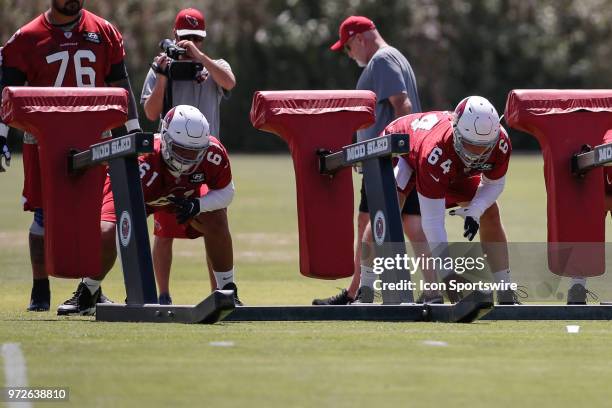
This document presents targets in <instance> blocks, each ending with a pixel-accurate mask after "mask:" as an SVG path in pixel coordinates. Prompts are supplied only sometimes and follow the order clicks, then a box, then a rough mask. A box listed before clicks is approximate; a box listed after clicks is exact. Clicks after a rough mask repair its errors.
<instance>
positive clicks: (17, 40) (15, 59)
mask: <svg viewBox="0 0 612 408" xmlns="http://www.w3.org/2000/svg"><path fill="white" fill-rule="evenodd" d="M28 49H30V47H29V45H28V43H27V39H26V38H25V36H22V35H21V30H17V32H16V33H15V34H13V36H12V37H11V38H10V39H9V40H8V41H7V43H6V45H5V46H4V47H3V48H2V57H1V58H2V65H3V66H5V67H7V68H14V69H17V70H19V71H21V72H22V73H23V74H27V72H28V62H27V61H26V59H25V57H26V55H27V52H26V50H28Z"/></svg>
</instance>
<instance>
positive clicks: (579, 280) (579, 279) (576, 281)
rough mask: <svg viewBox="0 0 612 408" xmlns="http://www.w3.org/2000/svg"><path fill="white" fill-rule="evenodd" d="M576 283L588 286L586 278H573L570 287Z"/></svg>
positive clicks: (584, 286)
mask: <svg viewBox="0 0 612 408" xmlns="http://www.w3.org/2000/svg"><path fill="white" fill-rule="evenodd" d="M574 285H580V286H582V287H583V288H586V278H572V283H571V284H570V288H571V287H572V286H574Z"/></svg>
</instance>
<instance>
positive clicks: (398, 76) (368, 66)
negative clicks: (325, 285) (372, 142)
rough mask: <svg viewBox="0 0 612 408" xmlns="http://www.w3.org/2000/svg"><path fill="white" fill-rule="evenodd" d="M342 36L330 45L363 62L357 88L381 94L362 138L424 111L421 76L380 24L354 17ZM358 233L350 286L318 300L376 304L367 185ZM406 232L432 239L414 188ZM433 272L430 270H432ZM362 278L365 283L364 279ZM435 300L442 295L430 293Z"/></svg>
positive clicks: (342, 29) (405, 213) (405, 209)
mask: <svg viewBox="0 0 612 408" xmlns="http://www.w3.org/2000/svg"><path fill="white" fill-rule="evenodd" d="M339 34H340V39H339V40H338V41H336V43H334V44H333V45H332V46H331V47H330V48H331V50H332V51H342V50H344V51H345V52H346V54H347V55H348V56H349V58H351V59H353V60H355V62H356V63H357V65H359V66H360V67H363V68H364V69H363V71H362V73H361V76H360V77H359V81H358V82H357V89H359V90H370V91H373V92H374V93H375V94H376V122H375V123H374V125H372V126H370V127H369V128H367V129H362V130H359V131H358V132H357V140H358V141H362V140H367V139H371V138H374V137H377V136H378V135H379V134H380V133H381V132H382V130H383V129H384V128H385V127H386V126H387V125H388V124H389V123H390V122H392V121H393V120H394V119H396V118H399V117H401V116H405V115H408V114H410V113H417V112H421V103H420V101H419V94H418V91H417V84H416V79H415V77H414V72H413V71H412V67H411V66H410V63H408V60H406V57H404V56H403V55H402V53H401V52H399V51H398V50H397V49H395V48H393V47H391V46H389V45H388V44H387V43H386V42H385V40H384V39H383V38H382V36H381V35H380V33H379V32H378V30H377V29H376V26H375V25H374V23H373V22H372V21H371V20H370V19H368V18H366V17H362V16H350V17H348V18H347V19H346V20H344V21H343V22H342V24H341V25H340V30H339ZM357 222H358V225H357V237H356V242H355V270H354V274H353V280H352V282H351V284H350V286H349V287H348V289H343V290H342V292H340V293H339V294H338V295H335V296H332V297H329V298H325V299H315V300H313V304H314V305H345V304H349V303H353V302H355V301H357V302H360V303H372V302H373V299H374V293H373V292H372V290H371V289H370V287H371V285H364V284H363V282H367V281H369V280H373V279H376V275H375V274H374V273H373V271H371V270H370V268H363V267H361V266H360V258H361V245H360V242H361V238H362V236H363V232H364V230H365V227H366V226H367V224H368V222H369V210H368V203H367V197H366V194H365V188H364V185H363V181H362V185H361V202H360V204H359V216H358V221H357ZM402 222H403V226H404V232H405V233H406V235H407V236H408V238H409V239H410V241H411V243H412V245H413V248H414V250H415V252H416V253H420V252H419V251H420V250H421V247H420V246H419V243H420V244H421V245H422V243H425V242H427V240H426V239H425V234H424V233H423V229H422V227H421V216H420V211H419V204H418V198H417V195H416V193H414V192H413V194H411V195H410V196H409V197H408V199H407V200H406V205H405V206H404V207H403V209H402ZM426 273H427V272H426ZM360 283H361V284H360ZM427 295H429V296H430V297H429V298H428V300H430V299H431V298H433V297H437V296H438V294H434V293H432V294H427Z"/></svg>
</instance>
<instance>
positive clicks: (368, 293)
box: [352, 286, 374, 305]
mask: <svg viewBox="0 0 612 408" xmlns="http://www.w3.org/2000/svg"><path fill="white" fill-rule="evenodd" d="M364 303H374V289H372V288H370V287H368V286H362V287H360V288H359V290H358V291H357V297H356V298H355V301H354V302H353V303H352V304H353V305H356V304H364Z"/></svg>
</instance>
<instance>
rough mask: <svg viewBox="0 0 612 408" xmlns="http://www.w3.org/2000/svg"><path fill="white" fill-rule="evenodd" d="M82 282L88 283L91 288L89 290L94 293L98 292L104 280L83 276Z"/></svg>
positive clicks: (88, 287)
mask: <svg viewBox="0 0 612 408" xmlns="http://www.w3.org/2000/svg"><path fill="white" fill-rule="evenodd" d="M81 282H83V283H84V284H85V285H87V289H89V292H90V293H91V294H92V295H93V294H94V293H96V291H97V290H98V289H100V285H101V284H102V281H98V280H95V279H91V278H83V279H82V280H81Z"/></svg>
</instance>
